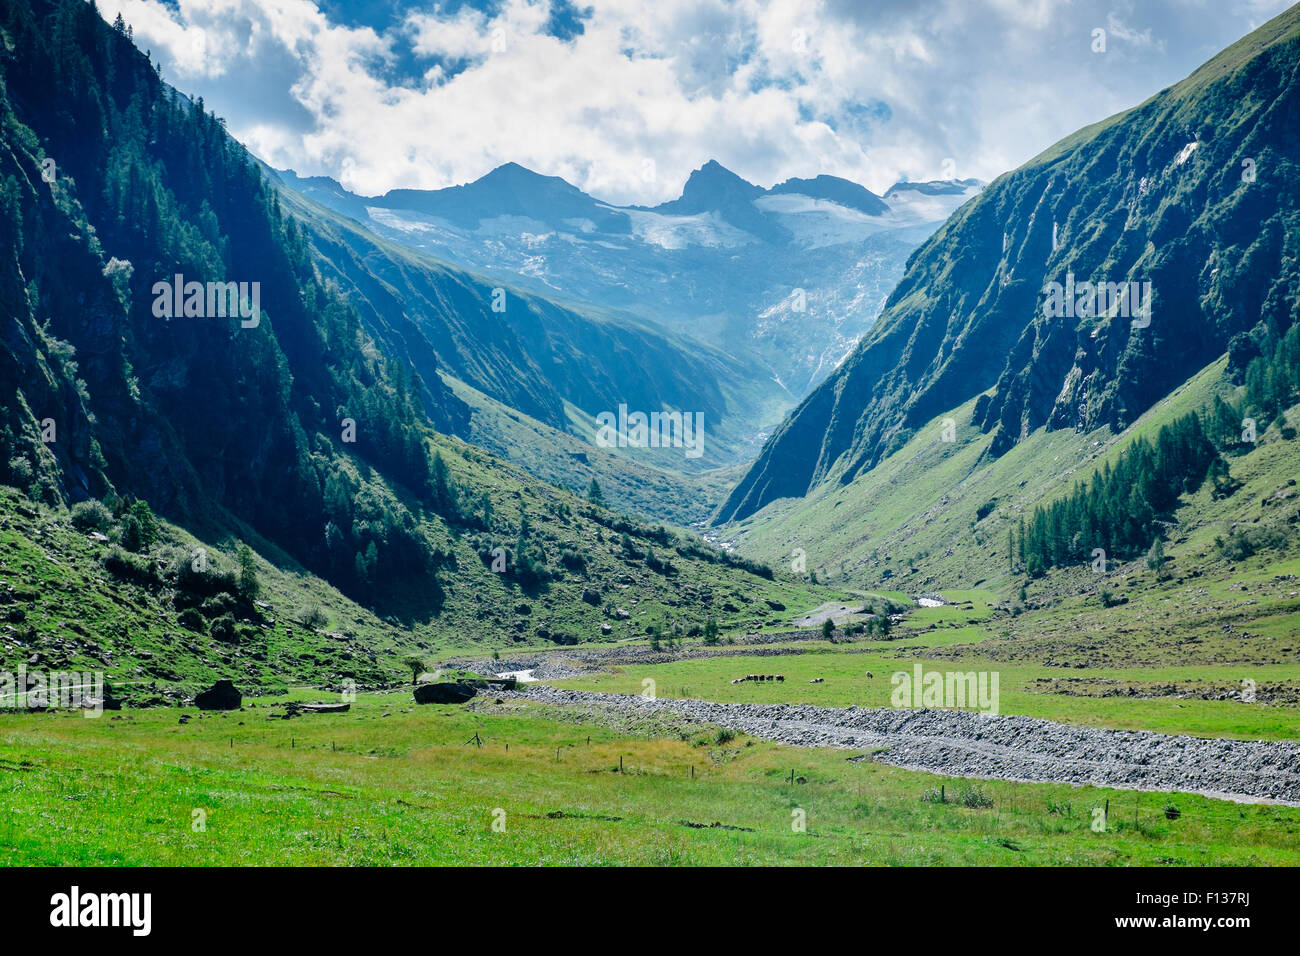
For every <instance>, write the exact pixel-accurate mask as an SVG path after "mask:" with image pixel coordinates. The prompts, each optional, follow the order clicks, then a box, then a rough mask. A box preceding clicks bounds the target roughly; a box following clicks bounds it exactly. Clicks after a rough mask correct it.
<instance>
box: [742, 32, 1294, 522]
mask: <svg viewBox="0 0 1300 956" xmlns="http://www.w3.org/2000/svg"><path fill="white" fill-rule="evenodd" d="M1298 59H1300V10H1298V9H1295V8H1293V9H1291V10H1289V11H1287V12H1286V13H1283V14H1282V15H1280V16H1279V17H1277V18H1276V19H1275V20H1273V21H1271V22H1270V23H1269V24H1266V25H1265V26H1264V27H1262V28H1261V29H1260V30H1258V31H1256V32H1255V33H1254V34H1251V35H1250V36H1249V37H1246V38H1245V39H1243V40H1242V41H1240V42H1239V43H1237V44H1235V45H1233V46H1232V47H1230V48H1228V49H1227V50H1225V51H1224V52H1223V53H1221V54H1220V55H1219V56H1217V57H1215V58H1214V59H1213V60H1212V61H1210V63H1208V64H1206V65H1205V66H1204V67H1202V68H1201V69H1200V70H1198V71H1197V72H1196V73H1195V74H1193V76H1191V77H1189V78H1188V79H1187V80H1186V81H1184V82H1182V83H1180V84H1178V85H1176V86H1174V87H1171V88H1170V89H1168V90H1165V91H1163V92H1161V93H1160V94H1158V95H1157V96H1155V97H1153V98H1152V99H1150V100H1148V101H1147V102H1146V103H1144V104H1142V105H1141V106H1139V107H1136V108H1135V109H1133V110H1130V111H1128V112H1126V113H1124V114H1121V115H1120V116H1117V117H1112V118H1111V119H1109V120H1107V121H1105V122H1103V123H1099V124H1096V125H1094V126H1092V127H1089V128H1087V129H1085V130H1081V131H1080V132H1078V133H1076V134H1074V135H1072V136H1071V137H1068V138H1067V139H1065V140H1063V141H1062V142H1061V143H1059V144H1058V145H1057V146H1055V147H1053V148H1052V149H1049V150H1048V151H1046V152H1044V153H1043V154H1042V155H1040V156H1038V157H1036V158H1035V159H1033V160H1031V161H1030V162H1029V163H1026V164H1025V165H1024V166H1022V167H1021V168H1020V169H1017V170H1015V171H1013V172H1011V173H1008V174H1006V175H1004V176H1001V177H999V178H998V180H997V181H995V182H994V183H993V184H992V185H990V186H989V187H988V188H986V189H985V190H984V191H983V193H981V194H980V196H978V197H977V198H975V199H973V200H972V201H970V202H968V203H967V204H966V205H965V206H963V207H962V208H961V209H960V210H958V212H957V213H956V214H954V215H953V217H952V218H951V219H949V221H948V222H947V223H946V224H945V225H944V226H943V227H942V228H941V229H940V230H939V231H938V232H937V233H936V234H935V235H934V236H933V237H932V238H931V239H930V240H929V241H928V242H927V243H926V244H925V245H924V246H922V247H921V249H919V250H918V251H917V252H916V253H915V254H914V255H913V257H912V258H911V260H910V262H909V266H908V269H907V272H906V274H905V275H904V277H903V279H902V281H901V282H900V283H899V285H898V286H897V288H896V289H895V290H894V292H893V294H892V295H891V296H890V299H889V302H888V303H887V304H886V307H885V310H884V312H883V313H882V316H881V319H880V321H879V322H878V323H877V324H876V326H875V327H874V328H873V330H872V332H871V333H870V334H869V335H868V336H867V338H866V339H865V340H864V341H863V343H862V345H861V346H860V347H859V348H858V349H857V351H856V352H855V353H854V354H853V355H852V356H851V357H850V358H849V359H848V360H847V361H846V362H845V363H844V364H843V365H842V366H841V367H840V368H839V369H838V370H837V372H836V373H835V374H834V375H833V376H832V377H831V378H830V379H828V380H827V382H826V383H824V384H823V385H822V386H821V387H820V388H819V389H817V390H816V391H815V392H813V394H811V395H810V396H809V397H808V398H807V399H806V400H805V401H804V402H803V403H802V404H801V405H800V407H799V408H798V409H796V411H795V412H794V413H793V414H792V415H791V417H790V418H789V419H787V421H786V422H785V423H784V424H783V425H782V426H781V428H780V429H778V430H777V431H776V432H775V433H774V434H773V436H772V438H771V439H770V440H769V442H768V444H767V446H766V447H765V448H764V451H763V454H762V455H761V456H760V458H759V460H758V461H757V462H756V463H755V465H754V467H753V468H752V469H751V471H750V472H749V474H748V475H746V477H745V479H744V480H743V481H742V482H741V483H740V485H739V486H737V488H736V490H735V491H734V492H733V494H732V496H731V497H730V499H729V500H728V501H727V503H726V504H725V505H724V507H723V508H722V510H721V512H720V515H719V519H720V520H727V519H735V518H743V517H747V516H748V515H751V514H753V513H754V512H755V511H756V510H758V509H759V508H761V507H763V506H764V505H766V504H768V503H769V502H771V501H774V500H776V499H778V498H782V497H790V496H796V495H802V494H805V493H807V492H808V491H810V490H811V489H812V488H814V487H816V486H817V485H818V484H819V483H821V482H824V481H827V480H828V479H829V478H830V476H831V474H832V472H834V474H835V475H836V476H837V480H840V481H848V480H851V479H852V478H853V476H855V475H857V474H859V473H860V472H862V471H864V470H866V469H869V468H870V467H872V466H873V465H875V464H876V463H878V462H879V461H880V460H881V459H883V458H884V457H886V456H887V455H888V454H889V453H890V452H892V451H894V450H895V449H897V448H898V447H899V446H900V445H902V444H903V443H905V442H906V441H907V439H908V438H909V437H910V435H911V434H912V430H913V429H916V428H918V427H919V426H920V425H922V424H923V423H924V422H927V421H929V420H930V419H932V418H933V417H935V416H936V415H937V414H939V413H940V412H941V411H943V410H944V409H949V408H954V407H956V406H959V405H962V404H963V403H965V402H967V401H970V400H972V399H975V398H976V396H983V397H981V398H980V400H979V401H978V402H977V404H976V405H975V406H974V408H973V414H974V421H975V423H976V424H977V425H978V427H979V428H980V429H981V430H983V431H985V432H988V433H990V434H991V435H992V440H991V443H990V446H989V450H990V452H991V453H993V454H1002V453H1005V452H1006V451H1007V450H1008V449H1010V448H1011V447H1012V446H1013V445H1015V444H1016V443H1017V442H1018V441H1021V440H1023V439H1025V438H1026V437H1027V436H1028V435H1029V434H1031V433H1032V432H1033V431H1034V430H1035V429H1037V428H1039V427H1040V426H1047V427H1050V428H1053V429H1067V428H1075V429H1081V430H1083V431H1092V430H1094V429H1096V428H1099V427H1101V426H1104V425H1108V426H1114V427H1122V426H1124V425H1126V424H1128V423H1129V422H1131V421H1133V420H1134V419H1135V418H1136V417H1137V416H1138V415H1139V414H1141V413H1142V412H1143V411H1144V410H1146V409H1147V408H1149V407H1151V405H1152V404H1153V403H1154V402H1155V401H1157V400H1158V399H1159V398H1161V397H1162V396H1164V395H1165V394H1167V393H1168V392H1169V391H1170V390H1171V389H1173V388H1175V387H1177V386H1178V385H1179V384H1181V383H1182V382H1183V381H1185V380H1186V379H1187V378H1189V377H1190V376H1191V375H1193V374H1194V373H1195V372H1196V371H1197V370H1198V369H1200V368H1202V367H1204V366H1205V365H1206V364H1207V363H1208V362H1209V361H1211V360H1212V359H1213V358H1214V357H1215V356H1216V355H1218V354H1221V353H1222V352H1224V351H1225V350H1228V349H1229V347H1230V345H1231V352H1232V359H1233V365H1234V368H1240V367H1241V365H1242V364H1243V362H1244V361H1246V360H1248V359H1249V358H1250V356H1251V355H1252V354H1253V352H1254V351H1255V350H1256V349H1257V348H1258V340H1259V338H1261V337H1263V336H1267V335H1274V336H1276V335H1278V334H1280V333H1281V332H1283V331H1285V329H1286V328H1288V327H1289V325H1290V324H1291V323H1292V322H1293V321H1294V314H1295V310H1296V302H1297V298H1298V297H1300V269H1298V267H1297V261H1298V260H1297V257H1298V256H1300V248H1297V247H1296V241H1297V237H1298V236H1300V202H1298V200H1300V187H1297V182H1300V176H1298V175H1297V173H1298V171H1300V170H1298V168H1297V167H1298V159H1297V157H1300V133H1297V130H1300V78H1298V76H1297V71H1296V62H1297V60H1298ZM1248 161H1249V162H1248ZM1068 276H1073V277H1075V281H1078V282H1084V281H1089V282H1106V283H1129V282H1136V283H1147V282H1149V283H1150V290H1151V291H1150V301H1151V303H1152V312H1151V319H1150V324H1149V326H1146V327H1141V326H1139V327H1134V326H1133V324H1132V322H1131V316H1130V315H1128V314H1121V313H1120V312H1119V309H1118V308H1116V307H1114V306H1113V305H1112V304H1111V303H1107V305H1108V306H1109V307H1108V308H1106V309H1104V310H1103V309H1100V308H1098V309H1097V310H1096V311H1097V312H1098V314H1096V315H1088V316H1084V315H1083V314H1082V313H1080V314H1079V316H1078V317H1073V316H1072V317H1068V318H1066V317H1051V318H1048V317H1046V316H1045V315H1044V309H1043V305H1044V292H1045V289H1046V284H1047V283H1049V282H1060V283H1062V284H1064V283H1066V282H1067V277H1068ZM984 393H987V394H984Z"/></svg>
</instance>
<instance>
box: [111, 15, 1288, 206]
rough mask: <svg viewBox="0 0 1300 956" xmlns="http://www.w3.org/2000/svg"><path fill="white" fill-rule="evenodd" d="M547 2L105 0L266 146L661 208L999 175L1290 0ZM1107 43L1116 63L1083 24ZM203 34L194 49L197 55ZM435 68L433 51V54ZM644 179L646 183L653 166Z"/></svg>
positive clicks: (191, 86)
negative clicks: (710, 166) (342, 19)
mask: <svg viewBox="0 0 1300 956" xmlns="http://www.w3.org/2000/svg"><path fill="white" fill-rule="evenodd" d="M594 2H595V7H594V9H593V11H592V13H591V16H590V17H589V18H588V19H587V20H586V21H585V23H584V28H585V29H584V32H583V33H582V34H581V35H579V36H576V37H574V38H573V39H572V41H571V42H568V43H566V42H562V41H561V40H559V39H556V38H555V37H553V36H549V35H547V34H546V33H545V24H546V22H547V20H548V17H549V14H550V10H549V6H548V4H549V0H505V2H504V3H503V4H501V5H500V7H499V9H497V10H496V11H495V12H494V13H492V14H490V15H489V14H487V13H483V12H480V11H478V10H475V9H471V8H468V7H462V8H461V9H459V10H458V11H456V12H454V13H447V12H445V11H442V10H440V9H439V8H438V7H436V6H433V5H432V4H429V5H425V6H421V7H419V8H418V9H411V10H409V11H408V12H406V13H405V14H403V16H402V18H401V19H400V20H394V21H393V22H392V23H389V24H385V25H383V26H382V27H381V28H380V29H378V30H376V29H372V28H371V27H368V26H357V25H349V24H344V23H338V22H331V21H330V20H329V19H328V18H327V17H326V16H325V14H323V13H322V12H321V11H320V10H319V9H318V8H317V7H316V6H315V5H314V4H313V3H311V2H309V0H175V3H174V4H170V5H169V4H165V3H163V2H162V0H100V9H101V11H103V13H104V14H105V16H106V17H108V18H109V19H111V18H112V17H113V16H114V15H115V14H116V12H118V10H120V11H121V12H122V13H123V16H124V17H125V18H126V20H127V21H128V22H129V23H131V24H132V25H133V27H134V29H135V33H136V39H137V42H138V43H139V44H140V45H141V46H142V47H152V48H153V49H154V51H155V53H156V54H158V56H159V58H160V59H161V60H162V63H163V67H164V75H165V76H166V77H167V78H168V79H170V80H172V81H173V82H175V83H176V84H177V85H178V86H180V87H181V88H182V89H184V90H186V91H187V92H191V93H194V94H198V95H203V96H204V97H205V99H206V101H207V103H208V104H209V105H210V106H212V107H213V108H214V109H216V110H217V111H218V112H219V113H221V114H222V115H225V116H226V117H227V118H228V119H229V121H230V123H229V125H230V129H231V131H232V132H233V133H234V134H235V135H236V136H238V137H240V138H241V139H243V140H244V141H245V142H247V143H248V144H249V146H250V147H251V148H252V149H254V150H255V151H256V152H258V153H259V154H260V155H262V156H263V158H265V159H267V160H268V161H269V162H271V163H273V164H275V165H278V166H292V167H294V168H296V169H298V170H300V171H302V172H305V173H327V174H329V175H333V176H336V177H337V178H340V179H341V180H342V181H343V182H344V183H345V185H347V186H349V187H350V188H353V189H355V190H357V191H359V192H363V193H376V192H383V191H385V190H387V189H390V188H395V187H403V186H407V187H424V188H436V187H440V186H447V185H451V184H453V183H460V182H466V181H469V180H472V179H475V178H477V177H479V176H481V175H482V174H483V173H485V172H486V171H488V170H489V169H491V168H493V167H494V166H497V165H499V164H501V163H503V162H507V161H515V162H519V163H521V164H523V165H525V166H529V167H530V168H533V169H536V170H537V171H538V172H542V173H547V174H551V175H559V176H563V177H564V178H566V179H568V180H570V181H571V182H573V183H575V184H576V185H578V186H580V187H582V188H583V189H586V190H588V191H589V192H592V193H593V194H594V195H597V196H599V197H601V198H606V199H610V200H613V201H616V202H655V201H660V200H663V199H668V198H673V197H674V196H676V195H677V193H678V192H679V190H680V188H681V183H682V181H683V180H684V179H685V177H686V175H687V174H688V173H689V172H690V170H691V169H693V168H696V167H698V166H699V165H701V164H702V163H703V162H704V161H705V160H707V159H709V158H717V159H718V160H719V161H720V162H722V163H723V164H724V165H726V166H728V167H730V168H732V169H734V170H735V171H736V172H738V173H740V174H741V175H743V176H746V177H747V178H749V179H751V180H753V181H755V182H759V183H762V184H765V185H766V184H770V183H772V182H776V181H778V180H781V179H785V178H788V177H790V176H811V175H815V174H817V173H821V172H826V173H832V174H837V175H842V176H846V177H848V178H851V179H855V180H857V181H859V182H862V183H864V184H866V185H868V186H870V187H871V188H874V189H877V190H882V189H884V188H886V187H887V186H888V185H890V184H891V183H892V182H894V181H896V180H897V179H899V178H901V177H904V176H906V177H910V178H914V179H915V178H928V177H935V176H938V175H940V172H941V170H942V169H943V165H944V161H945V160H949V159H951V160H952V161H953V163H954V164H955V169H956V174H957V175H958V176H962V177H965V176H978V177H980V178H984V179H990V178H992V177H993V176H995V175H997V174H998V173H1000V172H1002V171H1003V170H1005V169H1008V168H1011V167H1013V166H1015V165H1017V164H1019V163H1020V162H1023V161H1024V160H1025V159H1027V158H1028V157H1030V156H1032V155H1034V154H1035V153H1037V152H1038V151H1040V150H1041V149H1043V148H1045V147H1046V146H1048V145H1050V144H1051V143H1052V142H1054V141H1055V140H1056V139H1058V138H1060V137H1061V136H1064V135H1066V134H1068V133H1070V132H1071V131H1073V130H1074V129H1076V128H1078V127H1080V126H1083V125H1085V124H1087V123H1090V122H1093V121H1095V120H1097V119H1100V118H1102V117H1104V116H1106V115H1109V114H1110V113H1113V112H1115V111H1117V110H1119V109H1121V108H1124V107H1126V106H1130V105H1133V104H1136V103H1138V102H1140V101H1141V100H1143V99H1145V98H1146V97H1147V96H1149V95H1150V94H1151V93H1153V92H1155V91H1156V90H1158V89H1160V88H1161V87H1163V86H1166V85H1168V84H1169V83H1172V82H1174V81H1176V80H1177V79H1179V78H1181V77H1182V76H1183V75H1185V74H1187V73H1189V72H1190V71H1191V70H1192V69H1194V68H1195V67H1196V66H1197V65H1199V63H1200V62H1201V60H1203V59H1204V58H1205V51H1206V49H1207V48H1208V49H1219V48H1221V47H1223V46H1226V45H1227V44H1228V43H1230V42H1232V41H1233V40H1235V39H1237V37H1239V36H1240V35H1242V34H1244V33H1245V32H1246V31H1247V30H1248V29H1250V27H1251V25H1252V23H1254V22H1255V21H1258V20H1261V19H1263V18H1265V17H1266V16H1267V15H1269V14H1271V13H1276V12H1278V10H1280V9H1282V8H1284V7H1285V6H1286V4H1285V3H1284V2H1281V0H1237V2H1236V3H1233V4H1222V3H1217V2H1216V3H1210V4H1208V5H1206V4H1204V0H1160V2H1158V3H1144V4H1142V5H1140V6H1135V5H1134V4H1133V3H1132V2H1131V0H1130V2H1126V0H1071V2H1062V0H877V2H875V3H873V4H870V5H864V4H860V3H855V2H853V0H770V2H764V0H662V2H656V3H652V4H650V3H644V2H640V0H594ZM1098 26H1105V27H1106V28H1107V30H1108V31H1109V32H1110V38H1109V39H1110V42H1109V44H1108V51H1107V53H1106V54H1104V55H1101V56H1098V55H1096V54H1093V53H1092V52H1091V50H1090V41H1091V31H1092V29H1094V28H1095V27H1098ZM198 36H202V38H203V44H204V46H203V48H202V49H203V50H204V51H205V52H204V53H202V54H200V53H198V50H199V49H200V48H199V47H197V46H196V45H195V44H196V39H195V38H196V37H198ZM439 58H441V60H442V62H436V61H437V60H438V59H439ZM651 166H652V168H653V169H654V171H655V173H656V175H655V177H654V178H653V179H651V180H647V178H646V176H645V171H646V169H647V168H651Z"/></svg>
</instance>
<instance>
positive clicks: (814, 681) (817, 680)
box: [808, 677, 826, 684]
mask: <svg viewBox="0 0 1300 956" xmlns="http://www.w3.org/2000/svg"><path fill="white" fill-rule="evenodd" d="M825 682H826V681H825V678H822V677H814V678H813V679H812V680H810V681H809V682H808V683H810V684H824V683H825Z"/></svg>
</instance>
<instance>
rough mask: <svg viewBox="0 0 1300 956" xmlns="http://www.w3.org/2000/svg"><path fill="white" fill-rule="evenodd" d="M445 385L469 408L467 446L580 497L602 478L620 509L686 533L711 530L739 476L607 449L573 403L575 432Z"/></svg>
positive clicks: (454, 383) (455, 384)
mask: <svg viewBox="0 0 1300 956" xmlns="http://www.w3.org/2000/svg"><path fill="white" fill-rule="evenodd" d="M445 381H446V382H447V385H448V386H449V387H450V388H451V390H452V392H453V393H454V394H455V395H456V397H458V398H460V399H462V400H463V401H464V402H465V404H466V406H467V407H468V408H469V409H470V423H469V427H468V431H467V433H466V436H465V437H466V439H467V440H468V441H470V442H472V443H473V444H475V445H478V446H480V447H482V448H486V449H487V450H489V451H491V452H492V453H493V454H496V455H499V456H501V457H502V458H504V459H506V460H507V461H510V462H513V463H514V464H516V465H518V466H520V467H521V468H523V469H524V470H525V471H527V472H528V473H529V474H530V475H533V476H534V477H537V478H540V479H541V480H542V481H545V482H546V483H547V484H551V485H557V486H560V487H563V488H568V489H570V490H572V491H575V492H578V493H579V494H580V495H585V494H586V491H587V488H588V487H589V485H590V483H591V481H592V479H595V480H596V481H597V483H598V484H599V486H600V489H601V494H602V496H603V497H604V500H605V501H606V502H607V503H608V504H609V506H610V507H611V508H613V509H614V510H615V511H621V512H624V513H628V514H635V515H641V516H644V517H645V518H646V519H648V520H650V521H663V522H666V523H668V524H669V525H675V526H677V527H681V528H685V527H690V526H694V525H704V524H705V523H707V521H708V518H709V516H710V515H711V514H712V513H713V512H714V511H715V510H716V509H717V507H718V505H719V504H720V503H721V502H722V499H723V498H725V497H726V495H727V493H728V492H729V491H730V490H731V486H732V484H733V483H734V482H735V480H736V478H737V477H739V476H738V474H737V472H738V471H739V469H738V468H731V469H719V470H716V471H710V472H707V473H705V474H700V475H692V474H682V473H681V472H680V471H675V470H672V469H670V468H668V467H659V466H658V464H657V463H656V460H655V459H654V457H652V455H651V454H650V453H651V452H654V451H656V450H655V449H631V448H627V449H620V448H602V447H600V446H598V445H596V444H595V442H594V435H595V424H594V420H593V419H592V418H591V416H589V415H584V414H583V413H582V412H581V410H579V409H577V408H575V407H574V406H572V405H568V406H566V410H567V412H568V415H569V421H570V425H569V428H570V431H560V430H559V429H555V428H551V427H550V426H548V425H544V424H542V423H541V422H539V421H537V420H536V419H534V418H530V417H529V416H527V415H524V414H523V413H521V412H518V411H516V410H515V409H513V408H510V407H509V406H507V405H504V404H502V403H501V402H499V401H496V400H495V399H493V398H491V397H489V396H487V395H484V394H483V393H482V392H480V391H478V390H477V389H475V388H472V387H470V386H469V385H466V384H465V383H464V382H461V381H459V380H458V379H455V378H453V377H451V376H447V377H446V379H445ZM638 452H640V453H641V454H640V457H638V456H637V453H638ZM677 457H678V458H680V457H681V456H680V455H678V456H677ZM671 463H672V462H671V461H665V462H663V464H665V465H669V464H671Z"/></svg>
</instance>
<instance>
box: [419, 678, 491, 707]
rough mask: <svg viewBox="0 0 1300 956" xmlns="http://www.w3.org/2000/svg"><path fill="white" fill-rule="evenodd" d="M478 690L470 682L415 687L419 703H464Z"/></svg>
mask: <svg viewBox="0 0 1300 956" xmlns="http://www.w3.org/2000/svg"><path fill="white" fill-rule="evenodd" d="M477 693H478V691H477V690H475V689H474V688H473V687H471V686H470V685H469V684H459V683H441V684H421V685H420V686H418V687H417V688H415V702H416V703H417V704H463V703H465V701H467V700H469V699H470V698H471V697H473V696H474V695H475V694H477Z"/></svg>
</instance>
